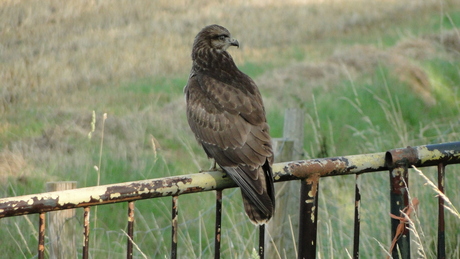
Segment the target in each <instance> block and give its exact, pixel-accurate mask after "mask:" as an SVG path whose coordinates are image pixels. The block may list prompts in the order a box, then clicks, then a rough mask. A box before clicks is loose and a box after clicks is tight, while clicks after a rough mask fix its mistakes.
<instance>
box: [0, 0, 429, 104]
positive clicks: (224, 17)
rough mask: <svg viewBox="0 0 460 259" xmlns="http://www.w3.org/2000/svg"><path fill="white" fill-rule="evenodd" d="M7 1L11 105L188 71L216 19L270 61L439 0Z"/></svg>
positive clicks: (249, 53)
mask: <svg viewBox="0 0 460 259" xmlns="http://www.w3.org/2000/svg"><path fill="white" fill-rule="evenodd" d="M0 6H1V8H0V14H1V15H0V17H1V18H0V19H1V23H0V24H1V25H0V30H1V31H2V33H1V34H0V41H1V42H2V51H1V56H2V62H1V64H0V71H1V72H0V73H1V74H0V78H1V79H2V82H3V87H2V98H1V100H2V109H3V110H6V109H8V107H9V106H10V105H11V104H21V105H23V104H26V105H36V104H37V103H40V102H43V101H50V100H52V99H53V100H52V101H53V103H55V102H58V104H59V105H67V104H69V103H80V100H81V98H82V96H81V95H78V96H76V97H72V96H71V95H72V94H74V93H75V92H78V91H84V90H86V89H88V88H92V87H95V86H96V85H97V86H100V85H106V84H107V83H117V82H120V81H125V80H130V79H132V78H139V77H150V76H164V75H176V74H184V75H185V74H186V73H187V71H188V69H189V66H190V58H189V52H190V45H191V43H192V41H193V37H194V36H195V34H196V32H197V31H198V30H200V29H201V28H202V27H204V26H205V25H207V24H210V23H220V24H223V25H225V26H226V27H228V28H229V29H230V30H231V31H232V32H233V34H234V35H235V36H236V37H237V38H239V39H240V41H241V42H242V49H241V51H235V53H233V55H234V56H235V58H236V59H237V62H238V63H240V64H241V63H244V62H245V61H248V60H257V61H258V62H263V61H264V60H276V59H278V58H279V54H280V53H279V52H280V51H281V53H282V52H283V51H285V50H286V47H288V46H292V45H307V44H308V42H309V41H311V40H316V39H318V38H324V37H330V36H334V35H337V34H338V35H342V34H343V33H347V32H349V31H353V30H356V29H358V30H361V31H363V33H366V32H369V31H371V30H373V29H374V28H375V24H378V26H379V27H382V26H383V27H384V26H386V24H387V23H388V22H389V21H390V20H391V19H395V18H398V17H401V19H402V16H403V15H404V17H405V18H409V16H410V15H411V14H413V13H416V11H417V10H420V11H421V12H423V10H426V9H427V8H437V7H438V2H437V1H434V0H432V1H431V0H430V1H423V2H422V1H420V2H419V1H402V2H401V1H390V0H387V1H362V0H355V1H342V0H329V1H320V2H318V1H298V0H290V1H284V2H283V4H282V5H281V4H280V3H278V2H276V1H260V0H252V1H240V0H231V1H223V2H221V3H216V2H214V1H187V0H182V1H177V2H174V4H172V3H171V2H170V1H107V2H105V1H102V2H100V1H78V2H62V1H55V0H54V1H32V0H29V1H21V2H16V1H2V2H1V3H0ZM408 10H410V11H411V12H409V13H407V11H408ZM197 13H198V14H199V15H197ZM398 19H399V18H398ZM326 21H327V22H326ZM249 25H250V26H251V27H250V28H249V27H248V26H249ZM56 99H60V100H59V101H58V100H56Z"/></svg>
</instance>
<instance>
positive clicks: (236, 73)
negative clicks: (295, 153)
mask: <svg viewBox="0 0 460 259" xmlns="http://www.w3.org/2000/svg"><path fill="white" fill-rule="evenodd" d="M229 46H239V43H238V41H237V40H235V39H232V38H231V35H230V33H229V31H228V30H227V29H225V28H224V27H222V26H219V25H210V26H207V27H205V28H203V29H202V30H201V31H200V32H199V33H198V34H197V36H196V37H195V41H194V43H193V49H192V60H193V66H192V70H191V72H190V77H189V80H188V83H187V85H186V86H185V89H184V92H185V95H186V100H187V119H188V123H189V125H190V128H191V129H192V131H193V133H195V137H196V139H197V140H198V142H199V143H200V144H201V145H202V146H203V149H204V150H205V152H206V154H207V155H208V157H210V158H214V159H215V161H216V163H217V164H218V165H219V166H220V167H221V168H222V169H223V170H224V171H225V172H226V173H227V174H228V175H229V176H230V177H231V178H232V179H233V180H234V181H235V182H236V183H237V184H238V186H240V188H241V192H242V196H243V201H244V208H245V211H246V214H247V215H248V217H249V218H250V219H251V221H253V222H254V223H256V224H263V223H266V222H267V221H268V220H269V219H270V218H271V217H272V215H273V214H274V210H275V196H274V187H273V175H272V169H271V165H272V163H273V151H272V147H271V140H270V135H269V127H268V124H267V120H266V118H265V109H264V106H263V102H262V97H261V95H260V92H259V90H258V88H257V86H256V84H255V83H254V81H253V80H252V79H251V78H250V77H249V76H247V75H246V74H244V73H243V72H241V71H240V70H239V69H238V68H237V67H236V65H235V63H234V62H233V59H232V57H231V56H230V54H229V53H228V52H227V51H226V49H227V48H228V47H229Z"/></svg>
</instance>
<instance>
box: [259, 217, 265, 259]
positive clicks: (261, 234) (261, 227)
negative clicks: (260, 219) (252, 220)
mask: <svg viewBox="0 0 460 259" xmlns="http://www.w3.org/2000/svg"><path fill="white" fill-rule="evenodd" d="M259 258H260V259H264V258H265V224H262V225H259Z"/></svg>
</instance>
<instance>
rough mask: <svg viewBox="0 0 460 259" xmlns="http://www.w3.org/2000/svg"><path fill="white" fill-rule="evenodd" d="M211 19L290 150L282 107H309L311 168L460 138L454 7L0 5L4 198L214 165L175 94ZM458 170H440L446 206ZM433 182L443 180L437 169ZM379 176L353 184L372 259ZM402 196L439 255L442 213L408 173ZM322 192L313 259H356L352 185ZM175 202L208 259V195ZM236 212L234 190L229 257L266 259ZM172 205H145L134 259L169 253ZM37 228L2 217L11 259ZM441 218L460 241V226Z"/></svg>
mask: <svg viewBox="0 0 460 259" xmlns="http://www.w3.org/2000/svg"><path fill="white" fill-rule="evenodd" d="M212 23H218V24H221V25H223V26H225V27H227V28H228V29H229V30H230V31H231V32H232V34H233V36H234V37H235V38H237V39H238V40H239V42H240V43H241V47H240V48H239V49H231V50H230V52H231V54H232V56H233V57H234V59H235V62H236V63H237V65H238V66H239V67H240V69H241V70H242V71H244V72H245V73H247V74H248V75H250V76H251V77H252V78H254V80H255V81H256V83H257V84H258V85H259V88H260V90H261V92H262V95H263V97H264V102H265V106H266V110H267V116H268V121H269V124H270V127H271V135H272V136H273V137H281V136H282V127H283V116H284V110H285V109H286V108H291V107H300V108H302V109H303V110H304V111H305V116H306V117H305V118H306V119H305V121H306V132H305V140H304V147H305V150H304V151H305V158H315V157H318V156H324V155H327V156H338V155H352V154H359V153H372V152H383V151H386V150H388V149H392V148H397V147H404V146H407V145H413V146H415V145H423V144H430V143H440V142H448V141H458V139H459V134H460V122H459V112H460V101H459V97H460V93H459V89H460V30H459V28H460V4H459V3H458V1H453V0H451V1H442V0H441V1H435V0H425V1H409V0H403V1H401V0H400V1H393V0H380V1H378V0H372V1H364V0H351V1H344V0H325V1H314V0H305V1H300V0H287V1H284V2H283V3H282V4H281V2H280V1H272V0H268V1H262V0H249V1H244V0H229V1H220V3H215V1H208V0H203V1H189V0H178V1H165V0H156V1H125V0H120V1H71V2H62V1H52V0H50V1H37V0H30V1H26V0H24V1H19V2H16V1H0V32H1V33H0V197H9V196H15V195H23V194H31V193H39V192H43V191H44V190H45V187H44V185H45V183H46V182H49V181H67V180H72V181H78V186H79V187H85V186H93V185H96V184H98V179H99V178H100V180H99V183H100V184H109V183H117V182H125V181H132V180H140V179H149V178H158V177H163V176H169V175H180V174H189V173H195V172H198V171H199V170H200V169H201V168H207V167H208V166H209V163H210V162H209V161H208V160H207V159H206V156H205V154H204V152H203V151H202V150H201V149H200V147H199V146H198V144H197V143H196V141H195V140H194V137H193V134H192V133H191V131H190V130H189V129H188V125H187V122H186V118H185V101H184V97H183V94H182V89H183V87H184V85H185V84H186V82H187V77H188V73H189V71H190V67H191V58H190V51H191V45H192V43H193V39H194V37H195V35H196V33H197V32H198V31H199V30H200V29H201V28H202V27H204V26H206V25H208V24H212ZM93 111H95V115H96V123H95V130H94V132H92V134H91V138H89V137H88V133H89V132H90V131H91V130H92V128H91V122H92V120H93V116H92V113H93ZM104 113H106V114H107V119H106V120H104V119H103V114H104ZM103 121H104V128H103V127H102V122H103ZM102 136H103V145H102V149H101V140H102ZM152 143H155V145H152ZM323 144H325V145H323ZM323 146H325V148H322V147H323ZM101 151H102V152H101ZM94 166H98V168H99V170H95V169H94ZM458 169H459V168H458V167H456V166H451V167H448V168H447V172H448V174H447V180H446V185H447V195H448V196H449V197H450V199H451V200H452V202H453V204H454V205H455V204H456V205H458V204H459V203H460V194H459V193H458V191H456V190H458V186H459V183H460V175H458V174H454V173H451V172H458ZM423 171H424V172H425V174H426V175H427V176H428V177H429V178H430V179H435V178H434V175H435V174H434V169H424V170H423ZM387 178H388V175H387V173H386V172H382V173H376V174H367V175H363V176H361V186H362V189H361V193H362V195H363V198H362V217H361V222H362V229H361V233H362V235H361V257H362V258H382V257H383V256H385V249H388V247H389V244H390V242H391V240H390V234H389V222H390V218H389V216H388V212H389V197H388V196H389V195H388V187H389V186H388V185H389V184H388V179H387ZM410 186H411V188H412V189H411V195H412V196H413V197H417V198H418V199H419V200H420V210H419V213H418V218H419V222H418V224H417V225H416V227H417V230H418V231H419V232H418V233H419V234H420V235H419V237H420V239H419V240H417V241H418V242H419V244H415V243H414V244H412V249H413V254H416V253H417V249H418V248H419V249H423V254H422V256H421V257H425V258H433V257H434V256H435V254H436V231H437V223H436V219H437V217H436V213H434V212H435V211H436V207H435V206H436V200H437V199H436V198H435V193H434V192H433V191H432V190H431V189H430V188H429V187H427V186H425V180H424V178H422V177H421V176H419V174H417V173H415V172H414V171H411V178H410ZM320 187H321V194H320V210H319V232H318V238H319V247H318V258H347V257H348V252H350V253H351V250H352V245H351V244H352V233H353V232H352V227H351V226H352V220H353V218H352V217H353V197H354V196H353V195H354V194H353V192H354V176H350V177H331V178H325V179H322V181H321V185H320ZM179 200H180V201H179V202H180V206H181V211H180V214H179V215H180V216H179V218H180V236H179V242H180V245H179V255H180V257H181V258H199V257H202V258H209V257H211V255H212V252H213V241H212V236H213V224H212V221H213V215H214V207H213V206H214V205H213V200H214V194H213V193H204V194H199V195H186V196H182V197H180V199H179ZM380 201H382V202H380ZM197 204H199V206H197ZM241 204H242V203H241V198H240V194H239V190H236V189H235V190H233V189H232V190H226V191H225V192H224V219H223V220H224V221H223V232H222V240H223V243H222V252H223V257H224V258H249V257H250V256H251V254H252V253H253V249H254V248H256V247H257V244H256V242H257V233H256V231H255V228H254V226H253V225H251V224H250V223H249V221H248V220H246V216H245V215H244V212H243V209H242V205H241ZM125 207H126V204H114V205H105V206H102V207H100V208H98V212H97V222H92V223H93V226H95V227H94V229H92V232H91V233H92V234H91V235H92V236H91V238H92V250H91V254H92V258H123V255H124V253H125V252H124V251H125V242H126V241H125V240H126V237H125V235H124V233H123V231H122V230H124V229H125V227H126V226H125V225H126V223H125V217H124V216H123V217H119V218H117V217H114V213H113V212H114V211H119V213H121V214H123V215H125V209H126V208H125ZM169 207H170V199H167V198H164V199H155V200H145V201H140V202H137V203H136V215H137V219H136V220H137V221H136V234H135V235H136V236H135V241H136V244H137V245H138V247H139V250H136V251H135V256H136V258H143V254H145V255H146V256H147V257H148V258H167V257H168V254H169V245H170V244H169V236H170V227H169V217H170V209H169ZM197 207H198V209H197ZM457 207H458V206H457ZM77 214H82V213H81V212H80V211H78V213H77ZM293 219H295V216H294V215H293ZM36 222H38V220H37V216H36V215H31V216H27V217H18V218H8V219H2V220H0V247H2V248H3V254H4V255H6V258H33V257H34V256H35V255H36V246H37V240H36V239H37V235H36V232H37V230H36V226H37V223H36ZM75 222H76V224H77V225H81V223H82V222H81V218H78V219H75ZM447 222H448V223H447V224H448V225H447V227H446V228H447V229H448V230H456V229H459V228H460V219H459V218H457V217H456V216H455V215H451V214H448V215H447ZM452 232H454V233H452ZM457 232H458V231H457ZM77 240H78V241H79V242H80V243H81V236H78V237H77ZM446 241H447V251H448V256H447V257H448V258H458V257H460V237H459V235H458V233H456V231H448V233H447V237H446ZM380 244H381V245H382V246H383V247H381V245H380ZM278 250H279V251H280V256H278V255H272V256H273V258H280V257H281V258H292V256H291V255H292V254H293V252H294V247H283V248H278ZM79 252H80V253H81V251H79Z"/></svg>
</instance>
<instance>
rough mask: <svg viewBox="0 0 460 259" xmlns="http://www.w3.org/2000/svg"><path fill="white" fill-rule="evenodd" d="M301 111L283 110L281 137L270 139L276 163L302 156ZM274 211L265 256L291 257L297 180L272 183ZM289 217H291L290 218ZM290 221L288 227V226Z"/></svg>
mask: <svg viewBox="0 0 460 259" xmlns="http://www.w3.org/2000/svg"><path fill="white" fill-rule="evenodd" d="M304 127H305V124H304V112H303V111H302V110H301V109H294V108H293V109H286V110H285V114H284V128H283V138H281V139H273V150H274V152H275V161H276V162H286V161H292V160H299V159H302V156H303V138H304ZM275 189H276V211H275V216H274V217H273V219H272V220H271V221H270V222H269V223H268V225H267V228H268V231H267V235H268V234H269V235H270V236H271V238H272V239H273V242H272V240H270V239H267V241H268V243H269V244H270V245H267V253H266V255H268V256H270V257H272V256H274V255H276V254H277V253H280V255H281V256H282V257H283V258H284V257H285V256H286V257H287V258H295V257H296V253H295V252H296V251H295V249H294V248H295V246H296V245H295V243H296V239H293V237H294V236H295V234H296V233H291V229H292V230H295V229H297V227H298V219H297V218H298V209H297V208H298V203H299V191H300V183H299V181H289V182H283V183H276V184H275ZM290 218H291V219H290ZM290 222H292V226H291V225H290Z"/></svg>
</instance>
